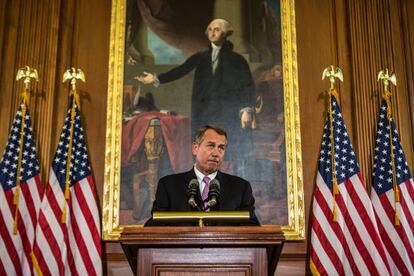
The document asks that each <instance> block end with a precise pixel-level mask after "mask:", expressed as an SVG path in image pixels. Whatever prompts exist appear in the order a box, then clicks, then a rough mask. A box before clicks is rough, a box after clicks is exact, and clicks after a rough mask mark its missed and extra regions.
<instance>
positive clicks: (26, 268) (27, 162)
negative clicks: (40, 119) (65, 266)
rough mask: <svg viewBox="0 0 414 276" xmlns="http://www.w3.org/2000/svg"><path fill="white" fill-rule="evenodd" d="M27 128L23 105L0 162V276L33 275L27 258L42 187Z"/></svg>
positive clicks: (37, 162) (31, 132)
mask: <svg viewBox="0 0 414 276" xmlns="http://www.w3.org/2000/svg"><path fill="white" fill-rule="evenodd" d="M31 125H32V124H31V120H30V115H29V111H28V109H27V106H26V104H24V103H23V104H21V105H20V107H19V109H18V111H17V114H16V116H15V118H14V121H13V125H12V127H11V130H10V134H9V139H8V142H7V145H6V148H5V151H4V154H3V157H2V159H1V161H0V184H1V189H0V275H30V274H32V272H33V270H32V269H33V267H32V259H31V255H30V254H31V252H32V246H33V241H34V238H35V229H36V223H37V216H38V214H39V208H40V203H41V198H42V184H41V181H40V177H39V161H38V159H37V154H36V148H35V142H34V140H33V130H32V127H31ZM19 160H20V162H19ZM17 178H19V180H18V181H17ZM16 182H18V184H17V183H16ZM16 184H17V186H16ZM14 200H15V201H14ZM14 203H16V204H14ZM16 205H17V206H18V208H17V213H16ZM14 226H16V228H15V227H14Z"/></svg>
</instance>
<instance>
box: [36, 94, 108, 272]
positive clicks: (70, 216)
mask: <svg viewBox="0 0 414 276" xmlns="http://www.w3.org/2000/svg"><path fill="white" fill-rule="evenodd" d="M72 98H73V97H72ZM72 119H73V120H72ZM72 122H73V125H72ZM71 125H72V126H73V127H71ZM71 129H72V130H71ZM71 132H72V137H73V139H71V138H70V137H71ZM69 156H70V158H69ZM68 162H69V164H68ZM69 167H70V169H69V175H68V179H66V176H67V175H66V171H67V168H69ZM66 180H68V184H66ZM65 197H66V198H65ZM100 237H101V230H100V222H99V212H98V206H97V197H96V191H95V184H94V181H93V178H92V175H91V170H90V167H89V162H88V154H87V149H86V144H85V140H84V135H83V129H82V126H81V120H80V115H79V110H78V105H77V104H76V101H74V100H73V99H72V100H71V104H70V107H69V110H68V115H67V117H66V120H65V124H64V126H63V129H62V133H61V135H60V141H59V144H58V148H57V150H56V153H55V156H54V158H53V164H52V169H51V170H50V175H49V182H48V185H47V187H46V190H45V195H44V197H43V201H42V206H41V210H40V214H39V222H38V227H37V229H36V241H35V245H34V248H33V251H34V253H35V256H36V260H37V264H35V265H36V266H37V269H38V270H37V272H39V270H40V271H41V272H42V274H43V275H101V274H102V261H101V239H100Z"/></svg>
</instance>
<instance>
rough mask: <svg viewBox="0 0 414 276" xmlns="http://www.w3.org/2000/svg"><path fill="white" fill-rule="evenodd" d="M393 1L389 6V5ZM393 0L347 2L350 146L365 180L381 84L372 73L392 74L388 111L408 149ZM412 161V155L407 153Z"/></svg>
mask: <svg viewBox="0 0 414 276" xmlns="http://www.w3.org/2000/svg"><path fill="white" fill-rule="evenodd" d="M391 3H394V5H391ZM396 3H397V2H395V1H388V0H369V1H357V0H349V1H348V11H349V26H350V43H351V57H350V58H351V63H352V69H353V70H352V79H353V87H352V93H353V106H352V107H351V108H350V109H349V111H352V112H353V113H354V114H355V117H354V121H353V122H352V125H353V128H354V130H355V131H356V140H355V141H354V148H355V150H356V152H357V157H358V159H359V162H360V165H361V168H362V174H363V176H364V178H365V181H366V182H367V183H368V184H370V183H371V175H372V165H373V152H374V147H375V133H376V128H377V118H378V110H379V105H380V103H381V92H382V91H383V86H382V83H380V82H378V81H377V76H378V72H379V71H380V70H381V69H384V68H389V69H390V70H392V71H394V72H396V75H397V80H398V84H397V85H398V86H397V88H391V91H392V92H393V99H392V102H393V114H394V119H395V121H396V125H397V128H398V129H399V132H400V136H401V139H402V143H403V145H404V146H405V147H404V148H407V149H411V148H412V141H411V140H412V129H411V126H410V119H409V118H410V115H409V105H408V103H409V101H408V99H409V98H408V93H407V92H408V91H407V82H406V69H405V68H406V67H405V60H404V56H403V53H404V49H403V47H404V45H403V43H402V42H403V38H402V29H401V24H400V20H399V19H400V16H399V15H400V13H401V6H400V5H397V4H396ZM408 159H409V160H408V162H409V163H410V164H412V161H413V160H412V157H411V155H408Z"/></svg>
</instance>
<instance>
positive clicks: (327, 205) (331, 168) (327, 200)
mask: <svg viewBox="0 0 414 276" xmlns="http://www.w3.org/2000/svg"><path fill="white" fill-rule="evenodd" d="M330 98H331V100H330V104H331V108H330V114H329V117H328V118H327V120H326V123H325V127H324V133H323V136H322V143H321V151H320V156H319V165H318V171H317V177H316V188H315V190H314V198H313V207H312V216H311V217H312V218H313V220H312V232H311V248H310V255H311V258H312V260H311V272H312V273H313V272H315V271H317V272H319V273H320V272H322V274H323V275H331V274H336V273H338V274H339V275H378V274H380V275H382V274H385V275H387V274H389V272H390V270H389V264H388V260H387V253H386V252H385V251H384V248H383V243H382V241H381V239H380V237H379V232H378V226H377V224H376V220H375V213H374V211H373V207H372V203H371V201H370V198H369V196H368V193H367V191H366V188H365V183H364V182H363V180H362V177H361V175H360V172H359V165H358V163H357V161H356V159H355V153H354V151H353V149H352V145H351V143H350V140H349V136H348V133H347V131H346V128H345V124H344V122H343V119H342V114H341V111H340V108H339V105H338V104H337V102H336V99H335V97H334V96H331V97H330ZM331 119H332V122H330V120H331ZM336 190H337V191H338V193H337V194H334V191H336Z"/></svg>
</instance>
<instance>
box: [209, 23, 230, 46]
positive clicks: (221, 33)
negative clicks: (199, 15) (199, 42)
mask: <svg viewBox="0 0 414 276" xmlns="http://www.w3.org/2000/svg"><path fill="white" fill-rule="evenodd" d="M232 33H233V26H231V24H230V23H229V22H228V21H227V20H224V19H221V18H218V19H214V20H213V21H211V22H210V24H208V26H207V29H206V35H207V38H208V40H209V41H210V42H211V43H214V44H216V45H218V46H220V45H221V44H223V42H224V41H225V40H226V38H227V37H229V36H230V35H231V34H232Z"/></svg>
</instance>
